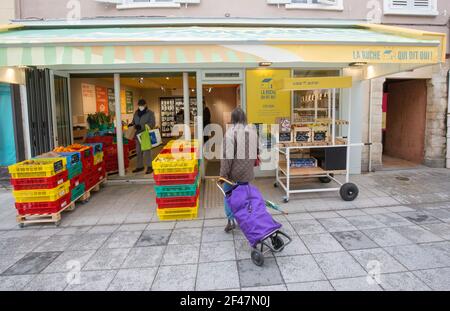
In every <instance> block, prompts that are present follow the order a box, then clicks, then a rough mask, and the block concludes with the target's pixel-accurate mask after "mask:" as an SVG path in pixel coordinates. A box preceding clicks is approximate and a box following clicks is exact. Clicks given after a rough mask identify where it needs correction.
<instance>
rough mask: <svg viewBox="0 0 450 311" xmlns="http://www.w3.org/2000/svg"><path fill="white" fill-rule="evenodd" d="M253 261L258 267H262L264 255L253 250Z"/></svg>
mask: <svg viewBox="0 0 450 311" xmlns="http://www.w3.org/2000/svg"><path fill="white" fill-rule="evenodd" d="M251 256H252V261H253V263H254V264H255V265H257V266H258V267H261V266H262V265H263V264H264V254H263V253H262V252H260V251H259V250H257V249H253V250H252V254H251Z"/></svg>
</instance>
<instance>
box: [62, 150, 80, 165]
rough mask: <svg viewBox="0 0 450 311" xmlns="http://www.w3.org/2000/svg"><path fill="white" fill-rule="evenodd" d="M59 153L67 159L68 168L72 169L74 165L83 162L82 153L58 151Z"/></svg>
mask: <svg viewBox="0 0 450 311" xmlns="http://www.w3.org/2000/svg"><path fill="white" fill-rule="evenodd" d="M58 154H59V155H61V156H63V157H65V158H66V159H67V169H70V168H71V167H72V166H74V165H76V164H78V163H81V153H79V152H77V151H74V152H58Z"/></svg>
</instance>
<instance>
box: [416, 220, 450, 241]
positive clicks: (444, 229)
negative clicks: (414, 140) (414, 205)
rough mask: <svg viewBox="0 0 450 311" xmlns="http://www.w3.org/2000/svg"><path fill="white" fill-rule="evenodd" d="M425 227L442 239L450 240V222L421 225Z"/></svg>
mask: <svg viewBox="0 0 450 311" xmlns="http://www.w3.org/2000/svg"><path fill="white" fill-rule="evenodd" d="M422 227H424V228H425V229H427V230H429V231H431V232H432V233H434V234H435V235H437V236H440V237H441V238H443V239H446V240H450V224H447V223H436V224H425V225H422Z"/></svg>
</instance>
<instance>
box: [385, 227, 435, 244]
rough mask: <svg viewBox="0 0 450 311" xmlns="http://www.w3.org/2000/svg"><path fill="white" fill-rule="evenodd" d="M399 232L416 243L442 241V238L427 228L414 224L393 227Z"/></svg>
mask: <svg viewBox="0 0 450 311" xmlns="http://www.w3.org/2000/svg"><path fill="white" fill-rule="evenodd" d="M392 229H394V230H395V231H397V232H398V233H400V234H401V235H402V236H403V237H405V238H406V239H408V240H410V241H412V242H414V243H427V242H438V241H442V238H440V237H438V236H437V235H435V234H433V233H431V232H430V231H428V230H425V229H423V228H421V227H419V226H417V225H413V226H402V227H394V228H392Z"/></svg>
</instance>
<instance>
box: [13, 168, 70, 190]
mask: <svg viewBox="0 0 450 311" xmlns="http://www.w3.org/2000/svg"><path fill="white" fill-rule="evenodd" d="M68 176H69V173H68V172H67V170H65V171H62V172H61V173H59V174H57V175H55V176H52V177H43V178H12V179H11V185H12V186H13V187H14V190H34V189H38V190H39V189H53V188H56V187H58V186H59V185H61V184H62V183H64V182H66V181H67V178H68Z"/></svg>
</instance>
